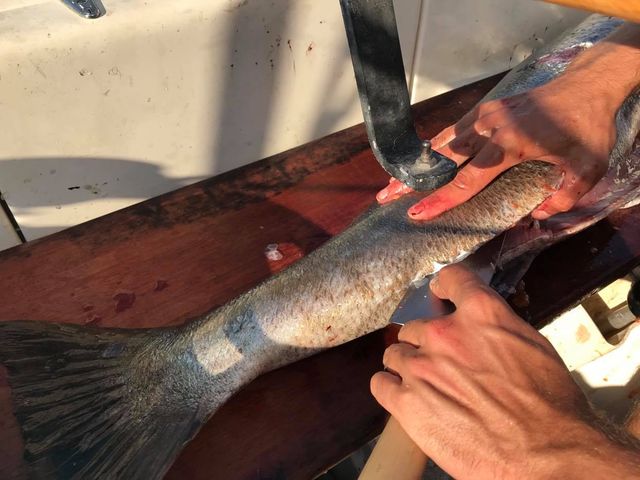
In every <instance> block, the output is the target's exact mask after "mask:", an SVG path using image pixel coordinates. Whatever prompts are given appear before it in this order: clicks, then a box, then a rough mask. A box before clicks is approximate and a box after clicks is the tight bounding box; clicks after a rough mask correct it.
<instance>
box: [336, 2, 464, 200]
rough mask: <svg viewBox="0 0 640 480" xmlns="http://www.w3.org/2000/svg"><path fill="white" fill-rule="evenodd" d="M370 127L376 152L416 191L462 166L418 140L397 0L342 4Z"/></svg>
mask: <svg viewBox="0 0 640 480" xmlns="http://www.w3.org/2000/svg"><path fill="white" fill-rule="evenodd" d="M340 5H341V7H342V17H343V19H344V24H345V29H346V31H347V38H348V40H349V48H350V50H351V60H352V62H353V69H354V71H355V76H356V83H357V85H358V93H359V95H360V103H361V105H362V113H363V116H364V123H365V125H366V127H367V134H368V135H369V143H370V144H371V149H372V150H373V153H374V155H375V157H376V159H377V160H378V162H379V163H380V165H382V168H384V169H385V170H386V171H387V172H388V173H389V174H390V175H391V176H393V177H395V178H397V179H398V180H400V181H401V182H403V183H405V184H406V185H408V186H410V187H411V188H413V189H415V190H420V191H428V190H434V189H436V188H438V187H440V186H442V185H444V184H446V183H448V182H450V181H451V180H452V179H453V177H454V176H455V174H456V169H457V165H456V164H455V162H453V161H452V160H451V159H449V158H447V157H445V156H444V155H441V154H439V153H438V152H435V151H433V150H431V145H430V143H429V141H427V140H421V139H420V138H419V137H418V134H417V132H416V128H415V125H414V121H413V116H412V114H411V102H410V99H409V90H408V89H407V82H406V79H405V71H404V64H403V62H402V52H401V50H400V40H399V38H398V27H397V25H396V16H395V12H394V9H393V1H392V0H340Z"/></svg>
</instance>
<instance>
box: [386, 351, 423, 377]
mask: <svg viewBox="0 0 640 480" xmlns="http://www.w3.org/2000/svg"><path fill="white" fill-rule="evenodd" d="M416 353H417V349H416V347H414V346H413V345H409V344H408V343H394V344H392V345H389V346H388V347H387V349H386V350H385V351H384V355H383V356H382V364H383V365H384V366H385V368H387V369H389V370H392V371H393V372H394V373H397V374H398V375H399V376H400V377H402V374H403V372H406V369H405V368H404V367H405V364H406V361H407V359H408V358H412V357H415V356H416Z"/></svg>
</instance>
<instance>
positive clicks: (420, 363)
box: [407, 355, 433, 378]
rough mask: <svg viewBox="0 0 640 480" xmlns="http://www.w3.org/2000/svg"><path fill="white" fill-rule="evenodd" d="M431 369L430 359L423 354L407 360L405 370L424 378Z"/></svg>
mask: <svg viewBox="0 0 640 480" xmlns="http://www.w3.org/2000/svg"><path fill="white" fill-rule="evenodd" d="M432 369H433V363H432V361H431V359H430V358H428V357H426V356H424V355H421V356H417V357H414V358H412V359H411V360H409V361H408V362H407V370H408V372H409V373H410V374H411V375H413V376H414V377H418V378H424V377H425V376H427V375H428V374H429V372H430V371H431V370H432Z"/></svg>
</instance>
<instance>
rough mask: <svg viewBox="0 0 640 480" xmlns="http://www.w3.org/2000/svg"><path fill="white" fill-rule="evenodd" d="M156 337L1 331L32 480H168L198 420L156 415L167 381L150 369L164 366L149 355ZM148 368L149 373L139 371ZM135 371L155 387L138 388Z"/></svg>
mask: <svg viewBox="0 0 640 480" xmlns="http://www.w3.org/2000/svg"><path fill="white" fill-rule="evenodd" d="M158 336H159V334H158V332H157V331H154V330H121V329H97V328H86V327H81V326H77V325H69V324H53V323H48V322H26V321H19V322H0V362H1V363H3V364H4V365H5V366H6V368H7V371H8V373H9V375H8V378H9V385H10V386H11V390H12V398H13V405H14V413H15V416H16V418H17V420H18V422H19V423H20V427H21V430H22V436H23V440H24V445H25V451H24V459H25V461H26V466H27V469H28V470H29V473H30V477H34V478H64V479H80V478H82V479H85V478H127V479H138V478H140V479H145V480H146V479H153V478H159V477H160V476H161V475H162V474H163V473H164V472H166V470H167V469H168V468H169V466H170V465H171V463H172V462H173V460H174V459H175V457H176V456H177V454H178V453H179V452H180V450H181V448H182V446H183V445H184V444H185V443H186V442H187V441H189V440H190V439H191V438H192V436H193V435H195V433H196V432H197V430H198V428H199V427H200V425H201V424H202V421H201V420H198V419H197V418H196V416H197V415H196V414H197V412H193V411H191V412H186V411H184V410H186V409H184V410H183V411H179V412H170V411H168V410H169V409H167V408H164V409H163V408H162V407H163V404H164V402H163V396H164V393H165V392H164V391H163V388H164V387H163V386H162V385H163V384H162V380H161V378H162V377H163V376H164V375H167V374H168V373H170V372H167V371H166V370H167V368H166V365H164V366H162V365H161V366H159V367H158V366H157V365H156V364H163V362H165V361H164V360H162V358H161V355H160V354H158V353H156V354H151V353H150V352H145V350H148V349H153V348H156V349H157V346H158V342H157V341H155V340H156V339H157V337H158ZM165 337H166V335H165ZM145 362H147V363H148V365H151V366H152V368H150V369H149V368H147V369H144V365H143V369H142V370H140V369H139V367H140V364H141V363H145ZM156 367H157V368H156ZM136 368H138V372H141V371H144V372H149V376H150V377H155V380H154V379H152V380H149V379H146V380H143V381H142V382H141V381H140V377H141V376H142V375H140V374H139V373H138V374H136ZM145 382H146V385H145ZM141 386H142V387H143V388H140V387H141ZM145 387H147V388H145ZM165 410H167V411H165Z"/></svg>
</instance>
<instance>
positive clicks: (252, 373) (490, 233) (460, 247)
mask: <svg viewBox="0 0 640 480" xmlns="http://www.w3.org/2000/svg"><path fill="white" fill-rule="evenodd" d="M619 24H620V22H619V21H616V20H613V19H608V18H605V17H591V18H590V19H588V20H587V21H586V22H585V23H584V24H582V25H581V26H580V27H578V29H577V30H575V31H574V32H573V33H571V34H569V35H568V36H565V37H564V38H563V39H561V40H560V41H559V42H556V43H555V44H552V45H550V46H549V47H547V48H546V49H545V51H543V52H541V53H540V54H539V55H537V56H534V57H533V58H532V59H530V60H528V61H526V62H525V63H524V64H523V65H521V66H519V67H517V68H516V69H515V70H514V71H513V72H512V73H511V74H510V75H508V76H507V77H505V79H504V80H503V81H502V82H501V83H500V84H499V85H498V86H497V87H496V88H495V89H494V90H493V91H492V92H491V93H490V94H489V96H488V97H487V99H490V98H497V97H505V96H510V95H514V94H516V93H520V92H522V91H524V90H526V89H530V88H533V87H536V86H539V85H542V84H543V83H545V82H547V81H549V80H551V79H552V78H555V77H556V76H557V75H559V74H560V73H561V72H562V71H563V70H564V68H566V65H568V64H569V63H570V61H571V59H572V58H574V57H575V55H576V54H577V53H579V51H580V50H581V49H584V48H588V46H590V45H592V44H593V43H596V42H597V41H599V40H600V39H602V38H603V37H605V36H606V35H607V34H608V33H610V32H611V31H612V30H613V29H615V28H616V27H617V26H618V25H619ZM638 97H639V95H638V93H637V92H634V93H633V94H632V95H631V96H630V97H629V98H628V99H627V101H626V102H625V105H624V106H623V108H621V110H620V113H619V115H618V120H617V121H618V123H617V125H618V139H617V143H616V147H615V148H614V151H613V153H612V156H611V159H610V160H611V167H610V170H609V174H608V175H607V177H606V178H605V179H603V181H602V182H601V185H600V184H599V185H600V186H599V187H596V188H595V189H594V192H593V193H592V194H589V195H588V196H587V197H586V198H585V199H583V201H582V204H581V206H580V207H581V208H579V209H578V210H576V211H575V212H572V213H570V214H563V215H560V216H558V217H557V218H554V219H552V221H548V222H546V223H545V224H544V226H543V228H540V229H536V230H535V231H534V232H533V233H532V232H531V231H527V232H526V233H527V235H522V236H519V235H518V233H517V229H516V230H514V232H516V233H515V234H514V235H512V236H511V238H510V244H509V245H508V248H507V249H506V251H505V252H504V258H506V259H509V258H514V257H516V256H517V255H520V254H522V253H523V252H526V251H530V250H535V249H539V248H540V247H541V246H542V245H544V244H548V243H551V242H553V241H555V240H557V239H559V238H562V236H563V235H566V234H569V233H573V232H575V231H576V230H578V229H580V228H584V227H585V226H587V225H588V224H590V223H593V222H594V221H597V220H598V219H600V218H602V217H603V216H606V215H607V214H608V213H609V212H610V211H611V210H613V209H615V208H618V207H620V206H622V205H623V204H624V203H626V202H627V201H629V200H631V199H632V198H634V197H635V196H636V194H637V190H638V186H639V185H640V174H639V173H638V172H637V171H636V168H635V165H636V164H637V161H638V158H639V157H638V154H639V153H640V149H638V148H637V145H635V144H634V139H635V137H636V134H637V132H638V128H639V126H640V114H639V113H638V112H639V111H640V108H639V107H638V106H639V105H640V101H639V98H638ZM560 180H561V176H560V174H559V173H558V172H557V171H556V170H555V169H554V168H553V167H552V166H551V165H548V164H545V163H542V162H527V163H524V164H521V165H518V166H516V167H514V168H512V169H511V170H509V171H508V172H506V173H505V174H503V175H502V176H501V177H500V178H499V179H497V180H496V181H495V182H493V183H492V184H491V185H490V186H489V187H488V188H487V189H485V190H484V191H483V192H481V193H480V194H478V195H476V196H475V197H474V198H473V199H471V200H470V201H468V202H466V203H465V204H463V205H461V206H459V207H457V208H455V209H453V210H451V211H449V212H446V213H445V214H443V215H442V216H440V217H438V218H437V219H434V220H431V221H429V222H415V221H412V220H410V219H409V218H408V217H407V215H406V210H407V208H408V207H409V206H410V205H411V204H413V203H414V202H415V201H416V200H417V198H418V197H419V194H412V195H408V196H406V197H404V198H402V199H400V200H398V201H396V202H393V203H391V204H388V205H385V206H381V207H376V208H373V209H372V210H371V211H370V212H369V213H367V214H366V215H364V216H363V217H362V218H361V219H360V220H359V221H357V222H356V223H354V225H352V226H351V227H350V228H349V229H347V230H346V231H345V232H344V233H342V234H341V235H338V236H337V237H335V238H334V239H332V240H331V241H329V242H327V243H326V244H325V245H324V246H322V247H321V248H319V249H317V250H316V251H314V252H312V253H311V254H309V255H308V256H306V257H305V258H303V259H302V260H300V261H299V262H297V263H295V264H294V265H292V266H290V267H289V268H287V269H286V270H285V271H283V272H281V273H280V274H277V275H274V276H273V277H271V278H270V279H268V280H266V281H265V282H263V283H262V284H260V285H258V286H257V287H255V288H254V289H252V290H250V291H248V292H247V293H245V294H243V295H241V296H240V297H238V298H236V299H235V300H233V301H231V302H229V303H228V304H226V305H224V306H222V307H220V308H218V309H216V310H214V311H212V312H210V313H208V314H206V315H204V316H202V317H201V318H199V319H196V320H194V321H193V322H190V323H188V324H186V325H184V326H182V327H172V328H162V329H139V330H122V329H99V328H87V327H80V326H76V325H69V324H51V323H47V322H32V321H19V322H0V361H1V362H2V363H3V364H4V365H6V367H7V369H8V371H9V382H10V385H11V387H12V395H13V402H14V411H15V414H16V417H17V418H18V421H19V422H20V424H21V428H22V432H23V438H24V440H25V460H26V462H27V464H28V466H29V469H30V474H31V476H33V477H36V478H65V479H76V478H127V479H135V478H144V479H152V478H159V477H161V476H162V474H163V473H164V472H165V471H166V470H167V469H168V468H169V466H170V465H171V463H172V462H173V460H174V459H175V457H176V456H177V454H178V453H179V452H180V450H181V448H182V447H183V445H184V444H185V443H186V442H188V441H189V440H190V439H191V438H192V437H193V436H194V435H195V434H196V433H197V431H198V429H199V428H200V426H201V425H202V424H203V423H204V422H205V421H206V419H207V418H209V417H210V416H211V415H212V414H213V413H214V412H215V411H216V409H217V408H219V407H220V405H222V404H223V403H224V402H225V401H226V400H227V399H228V398H229V397H230V396H231V395H232V394H233V393H235V392H236V391H237V390H238V389H240V388H241V387H242V386H243V385H245V384H246V383H248V382H249V381H251V380H252V379H254V378H255V377H257V376H258V375H261V374H262V373H265V372H267V371H269V370H272V369H274V368H277V367H280V366H283V365H286V364H288V363H291V362H294V361H296V360H299V359H301V358H304V357H306V356H309V355H311V354H313V353H315V352H318V351H320V350H323V349H327V348H331V347H332V346H336V345H339V344H342V343H344V342H347V341H350V340H352V339H354V338H357V337H359V336H362V335H364V334H366V333H369V332H371V331H373V330H376V329H379V328H381V327H383V326H385V325H386V324H387V322H388V320H389V317H390V316H391V314H392V312H393V310H394V308H395V306H396V305H397V304H398V302H399V301H400V299H401V298H402V295H403V293H404V291H405V290H406V288H407V286H408V285H409V284H410V282H412V281H413V280H416V279H419V278H421V277H424V276H426V275H428V274H431V273H433V272H434V271H435V269H437V268H438V266H439V265H441V264H444V263H451V262H455V261H457V260H459V259H461V258H463V257H464V256H465V255H467V254H469V253H470V252H473V251H474V250H476V249H477V248H478V247H479V246H480V245H482V244H483V243H485V242H487V241H488V240H490V239H492V238H494V237H495V236H496V235H498V234H500V233H501V232H503V231H505V230H507V229H509V228H510V227H512V226H513V225H515V224H517V223H518V221H519V220H521V219H522V218H523V217H526V216H527V215H528V214H529V213H530V212H531V211H532V210H534V209H535V208H536V207H537V206H538V205H539V204H540V203H542V201H543V200H544V199H545V198H546V197H547V196H548V195H549V194H550V192H552V191H553V190H554V188H556V187H557V186H558V184H559V182H560ZM596 195H599V197H596ZM607 196H608V197H607ZM605 197H606V198H605ZM603 199H604V200H603Z"/></svg>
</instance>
